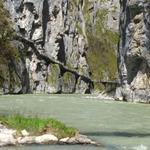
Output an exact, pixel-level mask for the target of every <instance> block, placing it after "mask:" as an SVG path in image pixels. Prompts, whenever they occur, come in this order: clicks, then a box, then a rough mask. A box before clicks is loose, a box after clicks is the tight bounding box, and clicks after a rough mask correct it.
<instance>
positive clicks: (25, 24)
mask: <svg viewBox="0 0 150 150" xmlns="http://www.w3.org/2000/svg"><path fill="white" fill-rule="evenodd" d="M5 8H6V9H7V10H8V11H9V13H10V15H11V18H12V21H13V25H14V29H15V32H16V36H15V37H16V38H15V40H14V42H15V44H14V45H16V49H17V50H18V53H19V58H18V60H17V61H16V60H12V61H11V63H10V64H11V67H9V68H8V69H7V70H8V76H5V75H3V77H4V79H3V84H2V90H3V92H4V93H29V92H30V93H75V92H76V93H90V92H91V90H92V89H93V83H92V80H100V79H103V78H107V79H108V78H115V77H116V54H115V49H116V44H117V41H118V38H117V37H118V36H117V33H116V30H117V27H118V25H117V24H118V11H119V9H118V8H119V2H118V0H108V1H105V0H5ZM10 68H11V70H12V71H11V73H10V71H9V70H10ZM10 78H12V79H11V80H10Z"/></svg>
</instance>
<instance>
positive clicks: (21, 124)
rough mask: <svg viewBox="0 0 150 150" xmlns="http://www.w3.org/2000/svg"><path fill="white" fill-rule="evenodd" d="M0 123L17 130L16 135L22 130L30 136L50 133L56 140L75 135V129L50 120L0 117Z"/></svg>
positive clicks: (15, 116) (14, 116)
mask: <svg viewBox="0 0 150 150" xmlns="http://www.w3.org/2000/svg"><path fill="white" fill-rule="evenodd" d="M0 123H1V124H3V125H5V126H6V127H8V128H12V129H15V130H17V132H18V134H20V133H21V131H22V130H24V129H26V130H27V131H28V132H29V133H30V135H41V134H46V133H51V134H54V135H55V136H57V137H58V138H64V137H73V136H75V134H76V133H77V129H75V128H72V127H67V126H66V125H65V124H64V123H62V122H60V121H57V120H55V119H51V118H49V119H44V118H38V117H35V118H32V117H29V118H27V117H23V116H20V115H13V116H0Z"/></svg>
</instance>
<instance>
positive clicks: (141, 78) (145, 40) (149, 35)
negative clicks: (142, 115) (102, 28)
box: [116, 0, 150, 102]
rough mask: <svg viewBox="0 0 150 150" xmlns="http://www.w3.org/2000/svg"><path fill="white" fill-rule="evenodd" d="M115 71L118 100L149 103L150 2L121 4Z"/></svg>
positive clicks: (136, 0)
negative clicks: (116, 73)
mask: <svg viewBox="0 0 150 150" xmlns="http://www.w3.org/2000/svg"><path fill="white" fill-rule="evenodd" d="M120 5H121V15H120V34H121V38H120V45H119V51H118V60H119V63H118V67H119V68H118V70H119V75H120V76H119V79H120V84H121V87H120V88H118V89H117V94H116V97H117V98H118V99H120V100H126V101H136V102H149V101H150V2H149V1H147V0H121V1H120Z"/></svg>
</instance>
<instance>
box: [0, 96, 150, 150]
mask: <svg viewBox="0 0 150 150" xmlns="http://www.w3.org/2000/svg"><path fill="white" fill-rule="evenodd" d="M0 113H1V114H2V113H4V114H13V113H19V114H23V115H26V116H42V117H52V118H57V119H59V120H61V121H63V122H64V123H66V124H67V125H69V126H73V127H76V128H78V129H79V130H80V132H81V133H83V134H86V135H88V136H89V137H91V138H92V139H95V140H96V141H98V142H101V143H102V144H103V147H94V146H79V145H78V146H76V145H74V146H67V145H64V146H59V145H52V146H36V145H32V146H19V147H3V148H0V150H148V149H150V105H148V104H147V105H146V104H132V103H123V102H113V101H103V100H100V99H98V98H95V97H94V96H90V95H11V96H10V95H4V96H0Z"/></svg>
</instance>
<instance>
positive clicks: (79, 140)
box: [0, 124, 100, 147]
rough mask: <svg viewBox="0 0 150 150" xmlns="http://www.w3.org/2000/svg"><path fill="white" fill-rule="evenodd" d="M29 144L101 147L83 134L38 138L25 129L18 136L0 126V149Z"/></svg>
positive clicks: (40, 136) (51, 135)
mask: <svg viewBox="0 0 150 150" xmlns="http://www.w3.org/2000/svg"><path fill="white" fill-rule="evenodd" d="M29 144H39V145H40V144H70V145H72V144H80V145H85V144H89V145H95V146H100V144H99V143H97V142H95V141H93V140H91V139H89V138H88V137H87V136H85V135H81V134H76V135H75V136H74V137H66V138H62V139H59V138H58V137H56V136H55V135H53V134H51V133H47V134H42V135H38V136H31V135H30V133H29V132H27V131H26V130H25V129H24V130H22V131H21V135H19V136H18V135H17V131H16V130H13V129H9V128H7V127H6V126H4V125H2V124H0V147H2V146H17V145H29Z"/></svg>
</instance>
